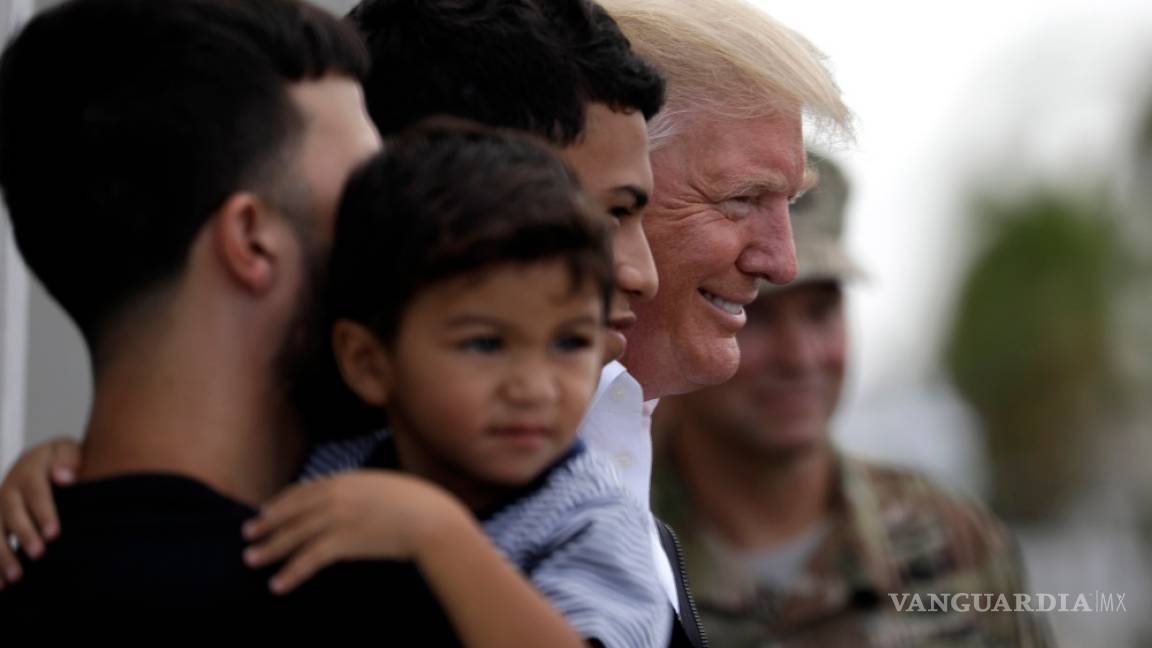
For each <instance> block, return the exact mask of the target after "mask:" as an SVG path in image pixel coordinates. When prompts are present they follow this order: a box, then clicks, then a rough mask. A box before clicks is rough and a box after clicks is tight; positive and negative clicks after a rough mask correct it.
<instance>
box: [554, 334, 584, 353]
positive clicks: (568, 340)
mask: <svg viewBox="0 0 1152 648" xmlns="http://www.w3.org/2000/svg"><path fill="white" fill-rule="evenodd" d="M555 345H556V348H557V349H559V350H560V351H565V352H571V351H582V350H584V349H587V348H588V347H590V346H592V339H591V338H589V337H588V336H586V335H565V336H562V337H560V338H557V339H556V342H555Z"/></svg>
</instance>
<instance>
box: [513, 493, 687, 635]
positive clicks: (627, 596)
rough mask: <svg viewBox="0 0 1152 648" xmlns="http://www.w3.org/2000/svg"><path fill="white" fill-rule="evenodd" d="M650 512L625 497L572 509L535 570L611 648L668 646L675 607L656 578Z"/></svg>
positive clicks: (583, 629)
mask: <svg viewBox="0 0 1152 648" xmlns="http://www.w3.org/2000/svg"><path fill="white" fill-rule="evenodd" d="M649 525H651V516H650V515H649V514H648V513H647V512H645V511H642V510H640V509H639V507H636V506H634V505H632V503H631V502H629V501H625V500H624V498H623V497H621V498H620V499H619V500H615V501H613V500H600V501H597V502H595V503H591V504H589V505H586V506H584V507H581V508H580V509H579V510H577V511H574V512H572V514H570V515H569V516H567V518H566V519H565V520H564V521H563V523H562V524H561V525H560V526H559V527H558V528H557V529H556V530H555V535H554V536H553V541H552V542H551V543H549V544H550V546H549V547H548V549H547V551H545V552H544V555H543V556H542V557H541V558H540V560H539V562H538V563H537V564H536V565H535V567H534V568H533V569H532V570H531V573H530V574H529V576H530V578H531V580H532V582H533V584H534V585H536V587H537V588H538V589H539V590H540V591H541V593H542V594H544V596H545V597H547V598H548V599H549V601H551V602H552V604H553V605H555V606H556V607H557V609H559V610H560V612H561V613H562V614H564V616H565V617H566V618H567V619H568V622H569V623H571V624H572V626H573V627H574V628H575V629H576V630H577V631H578V632H579V633H580V634H581V636H583V637H584V638H585V639H587V640H596V641H598V642H600V643H601V644H603V645H604V646H607V647H609V648H642V647H644V648H646V647H653V646H661V647H662V646H666V645H667V643H668V632H669V630H670V629H671V627H672V625H671V624H672V608H671V606H670V605H669V603H668V600H667V598H666V596H665V594H664V592H663V590H662V589H661V587H660V584H659V581H658V580H657V578H656V569H655V565H654V564H653V556H652V549H651V543H650V540H649V530H648V527H649Z"/></svg>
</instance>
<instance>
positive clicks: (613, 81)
mask: <svg viewBox="0 0 1152 648" xmlns="http://www.w3.org/2000/svg"><path fill="white" fill-rule="evenodd" d="M348 18H349V20H351V22H352V23H353V24H354V25H355V26H356V27H357V29H359V30H360V32H361V33H362V34H363V35H364V38H365V41H366V43H367V45H368V50H369V52H370V53H371V56H372V60H373V65H372V70H371V72H370V74H369V76H368V78H367V79H366V80H365V83H364V85H365V92H366V97H367V101H368V109H369V113H370V114H371V116H372V120H373V121H374V122H375V123H376V127H377V128H378V129H380V132H382V133H392V132H396V131H399V130H401V129H403V128H404V127H406V126H408V125H411V124H413V123H415V122H417V121H419V120H421V119H423V118H426V117H429V116H432V115H438V114H444V115H452V116H455V117H464V118H468V119H473V120H475V121H478V122H480V123H483V124H486V125H489V126H500V127H504V128H515V129H518V130H526V131H530V132H532V133H535V134H537V135H539V136H541V137H544V138H545V139H547V140H549V141H551V142H552V143H553V144H557V145H560V146H566V145H568V144H570V143H572V142H574V141H575V140H577V139H578V138H579V136H580V134H581V133H582V132H583V130H584V111H585V107H586V105H587V104H589V103H595V102H599V103H604V104H607V105H608V106H609V107H610V108H612V109H613V110H619V111H622V112H625V111H633V110H638V111H640V112H641V113H642V114H643V115H644V116H645V118H650V117H652V116H653V115H655V114H656V113H657V112H658V111H659V110H660V107H661V105H662V104H663V102H664V81H663V79H662V78H661V77H660V75H659V74H658V73H657V72H656V71H655V69H654V68H652V67H651V66H650V65H648V64H647V63H645V62H644V61H643V60H642V59H641V58H639V57H638V56H637V55H636V54H635V53H633V52H632V49H631V46H630V45H629V43H628V40H627V39H626V38H625V37H624V35H623V34H622V33H621V32H620V30H619V28H618V27H617V26H616V23H615V22H614V21H613V20H612V19H611V17H609V16H608V14H607V13H606V12H605V11H604V10H603V9H602V8H601V7H600V6H599V5H597V4H595V3H594V2H591V1H589V0H499V1H497V0H480V1H476V0H363V2H361V3H360V4H359V5H357V6H356V8H354V9H353V10H352V12H351V13H350V14H349V16H348Z"/></svg>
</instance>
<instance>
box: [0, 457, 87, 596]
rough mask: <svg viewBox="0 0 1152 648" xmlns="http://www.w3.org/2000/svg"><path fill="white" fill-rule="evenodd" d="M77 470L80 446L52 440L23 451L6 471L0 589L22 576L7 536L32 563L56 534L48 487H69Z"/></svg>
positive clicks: (0, 506)
mask: <svg viewBox="0 0 1152 648" xmlns="http://www.w3.org/2000/svg"><path fill="white" fill-rule="evenodd" d="M79 467H80V444H79V443H78V442H76V441H74V440H72V439H54V440H52V441H47V442H45V443H41V444H40V445H38V446H35V447H32V448H29V449H28V450H26V451H25V452H24V454H22V455H20V458H19V459H18V460H17V461H16V463H15V464H14V465H13V466H12V470H10V471H8V476H7V477H6V478H5V479H4V482H3V484H0V540H3V541H2V542H0V587H3V586H4V585H5V584H6V583H15V582H16V581H18V580H20V576H21V575H22V572H21V569H20V561H19V560H17V559H16V556H15V555H13V553H12V548H11V546H10V545H9V544H8V536H9V535H10V534H11V535H15V536H16V539H17V540H19V541H20V546H21V547H23V548H24V553H26V554H28V557H29V558H32V559H33V560H35V559H37V558H39V557H40V556H42V555H44V551H45V545H46V544H47V543H48V542H50V541H52V540H55V539H56V537H57V536H59V535H60V520H59V519H58V518H57V516H56V504H55V502H54V500H53V498H52V485H53V484H56V485H57V486H67V485H69V484H71V483H72V482H73V481H75V479H76V471H77V469H79Z"/></svg>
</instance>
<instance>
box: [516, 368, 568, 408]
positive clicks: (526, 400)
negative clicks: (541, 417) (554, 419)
mask: <svg viewBox="0 0 1152 648" xmlns="http://www.w3.org/2000/svg"><path fill="white" fill-rule="evenodd" d="M504 391H505V395H506V397H507V398H508V400H509V401H511V402H513V403H514V404H517V405H520V406H532V405H541V404H546V403H551V402H552V401H554V400H556V397H557V387H556V380H555V377H554V376H553V372H552V371H551V369H550V368H549V367H548V364H547V363H546V362H544V361H542V360H537V359H524V360H521V361H520V362H517V363H516V364H515V366H514V367H512V369H511V371H509V374H508V376H507V377H506V378H505V381H504Z"/></svg>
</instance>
